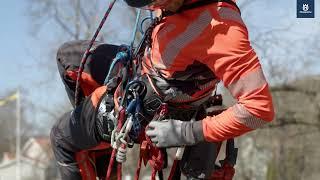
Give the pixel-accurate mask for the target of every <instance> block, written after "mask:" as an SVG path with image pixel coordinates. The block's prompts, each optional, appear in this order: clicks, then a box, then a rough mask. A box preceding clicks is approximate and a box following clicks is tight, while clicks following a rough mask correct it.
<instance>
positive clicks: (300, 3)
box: [297, 0, 314, 18]
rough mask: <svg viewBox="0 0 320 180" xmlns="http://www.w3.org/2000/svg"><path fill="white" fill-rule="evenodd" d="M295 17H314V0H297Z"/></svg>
mask: <svg viewBox="0 0 320 180" xmlns="http://www.w3.org/2000/svg"><path fill="white" fill-rule="evenodd" d="M297 18H314V0H297Z"/></svg>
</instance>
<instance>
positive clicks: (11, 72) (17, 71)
mask: <svg viewBox="0 0 320 180" xmlns="http://www.w3.org/2000/svg"><path fill="white" fill-rule="evenodd" d="M26 2H27V1H26V0H10V1H3V2H1V6H0V19H1V21H0V22H1V28H0V39H1V44H0V55H1V58H0V63H1V65H0V77H1V79H0V87H1V88H0V98H2V97H4V96H5V95H7V93H8V92H9V91H13V90H14V89H16V88H17V87H23V88H25V89H27V90H28V92H29V94H28V96H27V97H26V99H27V100H28V101H32V102H33V103H35V104H40V105H43V106H50V105H51V103H52V102H53V103H54V104H59V103H62V102H64V101H65V100H66V99H65V98H66V96H65V95H64V93H63V87H62V84H61V83H60V82H59V79H58V78H57V75H55V76H54V78H53V79H52V81H53V82H54V83H51V85H50V86H49V89H50V92H48V88H44V87H42V85H43V84H41V80H43V79H46V77H47V76H48V74H47V71H46V69H45V68H43V69H39V66H37V64H36V62H37V61H36V59H37V58H41V57H46V58H51V59H52V60H53V61H54V58H55V57H54V56H53V57H47V56H48V54H49V53H48V52H49V50H48V48H49V47H51V46H52V45H54V46H56V44H53V40H54V39H55V37H54V36H53V35H54V33H55V32H56V28H57V27H56V26H54V24H48V25H47V26H46V27H45V28H44V29H42V31H41V33H40V34H39V35H38V36H32V31H31V29H32V27H31V24H30V18H28V16H27V4H26ZM240 3H241V0H240ZM245 10H246V12H243V14H244V17H243V18H244V20H245V22H247V25H248V29H249V32H250V35H252V36H254V35H255V33H256V32H257V30H259V31H264V30H268V29H270V28H275V27H281V26H283V24H289V23H292V25H293V26H294V30H292V32H291V33H284V34H282V36H283V37H286V36H287V37H289V38H291V37H292V38H296V36H297V35H298V36H301V37H302V38H303V37H306V38H307V37H310V36H313V35H315V33H316V32H317V31H318V32H319V30H320V19H319V18H320V16H319V13H318V11H320V3H317V2H316V8H315V10H316V11H315V12H316V18H314V19H297V18H296V0H281V1H273V2H270V1H267V0H263V1H262V0H259V1H258V2H257V3H254V4H253V5H251V6H249V7H247V8H246V9H245ZM317 10H318V11H317ZM248 22H250V23H248ZM109 23H110V24H109V25H119V21H114V20H110V22H109ZM120 33H121V34H122V35H123V37H126V36H128V35H129V34H130V31H124V30H123V31H120ZM318 36H319V34H318ZM123 39H126V38H123ZM123 39H122V40H123ZM122 40H120V41H122ZM61 43H62V42H61ZM303 44H304V43H301V44H300V46H301V47H303ZM288 46H290V45H288ZM54 48H56V47H54ZM299 50H300V51H303V48H301V49H299ZM297 53H298V52H297ZM300 53H301V52H300ZM313 71H314V72H320V69H319V68H318V67H315V68H314V69H313ZM39 83H40V84H41V86H40V84H39ZM44 91H46V92H44ZM48 96H52V97H54V98H53V100H51V101H50V103H49V98H48ZM57 97H58V98H57ZM32 118H34V119H35V120H36V121H40V120H41V119H43V118H45V115H43V114H42V113H41V112H39V113H37V114H36V115H33V116H32ZM41 121H42V120H41ZM42 122H43V121H42ZM44 122H45V121H44Z"/></svg>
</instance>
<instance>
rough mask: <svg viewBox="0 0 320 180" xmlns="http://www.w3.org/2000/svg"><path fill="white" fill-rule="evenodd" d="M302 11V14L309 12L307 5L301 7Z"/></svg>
mask: <svg viewBox="0 0 320 180" xmlns="http://www.w3.org/2000/svg"><path fill="white" fill-rule="evenodd" d="M302 10H303V11H304V12H306V11H308V10H309V4H303V5H302Z"/></svg>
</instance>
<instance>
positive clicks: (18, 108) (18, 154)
mask: <svg viewBox="0 0 320 180" xmlns="http://www.w3.org/2000/svg"><path fill="white" fill-rule="evenodd" d="M16 103H17V104H16V118H17V119H16V165H17V167H16V180H20V179H21V152H20V149H21V147H20V146H21V133H20V122H21V102H20V90H19V89H18V90H17V98H16Z"/></svg>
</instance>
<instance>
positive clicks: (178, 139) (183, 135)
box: [146, 119, 204, 148]
mask: <svg viewBox="0 0 320 180" xmlns="http://www.w3.org/2000/svg"><path fill="white" fill-rule="evenodd" d="M146 135H147V136H149V137H150V139H151V141H152V143H154V144H155V145H156V146H157V147H160V148H168V147H180V146H190V145H194V144H197V143H199V142H202V141H204V135H203V131H202V121H192V122H191V121H180V120H174V119H166V120H163V121H151V122H150V124H149V125H148V127H147V129H146Z"/></svg>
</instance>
